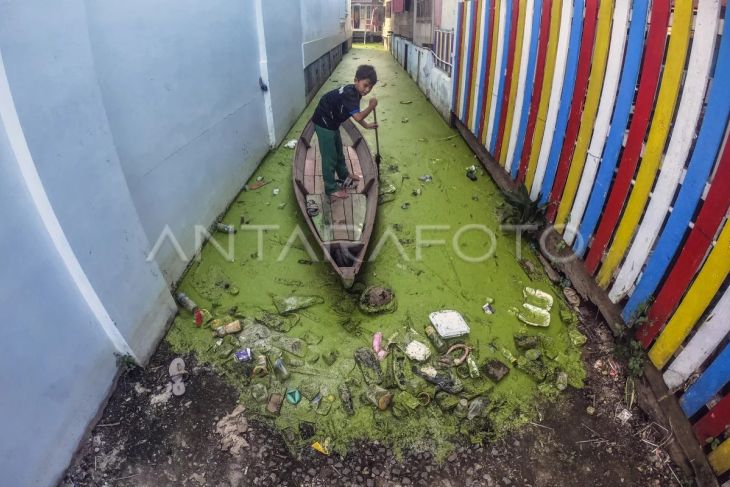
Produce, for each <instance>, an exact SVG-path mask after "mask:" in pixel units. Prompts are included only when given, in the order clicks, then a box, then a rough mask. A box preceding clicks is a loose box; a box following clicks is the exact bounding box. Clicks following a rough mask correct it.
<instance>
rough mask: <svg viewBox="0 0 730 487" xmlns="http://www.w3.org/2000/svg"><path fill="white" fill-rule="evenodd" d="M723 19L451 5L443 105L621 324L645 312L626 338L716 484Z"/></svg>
mask: <svg viewBox="0 0 730 487" xmlns="http://www.w3.org/2000/svg"><path fill="white" fill-rule="evenodd" d="M726 12H727V9H726V1H725V0H675V1H673V2H672V1H670V0H653V1H651V2H650V1H649V0H464V1H460V2H459V4H458V9H457V27H456V32H455V39H454V63H453V64H454V75H453V90H454V93H453V107H452V111H453V113H454V114H455V116H456V117H457V118H458V119H459V120H460V121H461V122H462V123H463V124H464V125H465V126H466V127H468V129H469V130H470V131H471V132H472V133H473V134H474V135H475V136H476V137H477V139H478V140H479V141H480V142H481V143H482V144H483V145H484V146H485V147H486V149H487V150H488V151H489V152H490V153H491V154H492V156H493V157H494V159H495V160H496V161H498V162H499V163H500V165H502V166H503V167H504V169H505V171H507V172H508V173H509V174H510V175H511V176H512V178H513V179H516V180H518V181H519V182H521V183H524V184H525V185H526V187H527V189H528V191H529V193H530V195H531V197H532V199H533V200H537V201H539V202H540V203H543V204H546V205H547V211H546V214H547V217H548V219H549V221H550V222H552V223H554V224H555V226H556V229H558V231H560V232H562V233H563V238H564V240H565V241H566V243H567V244H568V245H572V246H573V249H574V251H575V252H576V254H577V255H579V256H580V257H581V258H582V259H584V264H585V266H586V268H587V270H588V271H589V272H590V273H592V274H594V275H595V278H596V281H597V282H598V284H599V285H600V286H601V287H603V288H604V289H606V291H607V293H608V295H609V297H610V298H611V300H612V301H614V302H615V303H619V304H620V305H621V306H622V308H623V316H624V318H625V319H626V320H627V321H628V322H631V321H635V320H636V318H637V317H644V318H646V319H645V320H639V322H640V323H642V324H641V325H640V326H639V327H638V329H637V332H636V338H637V340H639V341H640V342H641V343H642V345H643V346H644V347H645V348H646V349H647V351H648V355H649V358H650V359H651V361H652V362H653V363H654V365H655V366H656V367H657V368H659V369H660V370H664V379H665V382H666V383H667V385H668V386H669V387H670V388H671V389H672V390H675V391H677V394H678V396H679V399H680V404H681V406H682V408H683V410H684V412H685V413H686V414H687V416H688V417H689V418H690V420H691V422H692V423H693V427H694V430H695V433H696V435H697V439H698V441H700V442H701V443H702V444H704V445H706V449H707V450H706V451H707V453H708V459H709V461H710V464H711V465H712V467H713V468H714V469H715V471H716V473H717V474H718V475H727V472H728V470H730V437H728V436H727V431H728V426H730V396H729V395H728V389H729V386H728V384H729V383H730V345H728V338H729V335H730V288H728V283H729V282H730V279H728V274H729V272H730V221H728V210H729V208H730V141H728V133H729V132H730V130H729V128H728V116H729V114H730V22H728V21H725V17H726ZM728 20H730V19H728ZM713 439H714V440H716V441H715V445H714V446H715V448H714V449H711V448H710V446H709V442H710V441H712V440H713ZM718 441H719V445H718Z"/></svg>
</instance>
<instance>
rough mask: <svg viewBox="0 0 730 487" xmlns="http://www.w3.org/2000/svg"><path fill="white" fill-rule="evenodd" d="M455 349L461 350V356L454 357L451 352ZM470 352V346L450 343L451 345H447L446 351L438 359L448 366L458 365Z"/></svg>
mask: <svg viewBox="0 0 730 487" xmlns="http://www.w3.org/2000/svg"><path fill="white" fill-rule="evenodd" d="M456 350H463V352H462V355H461V357H457V358H454V357H453V356H452V355H451V353H452V352H454V351H456ZM470 352H471V347H469V346H467V345H464V344H463V343H457V344H456V345H452V346H451V347H449V349H448V350H447V351H446V353H445V354H444V356H442V357H441V358H440V359H439V361H440V362H441V363H442V364H444V365H446V366H449V367H458V366H459V365H461V364H463V363H464V362H465V361H466V358H467V357H468V356H469V353H470Z"/></svg>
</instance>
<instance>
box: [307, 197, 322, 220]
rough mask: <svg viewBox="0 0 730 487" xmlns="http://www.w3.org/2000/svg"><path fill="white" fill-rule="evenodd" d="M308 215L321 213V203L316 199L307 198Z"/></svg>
mask: <svg viewBox="0 0 730 487" xmlns="http://www.w3.org/2000/svg"><path fill="white" fill-rule="evenodd" d="M307 215H309V216H312V217H314V216H317V215H319V205H318V204H317V202H316V201H315V200H310V199H308V200H307Z"/></svg>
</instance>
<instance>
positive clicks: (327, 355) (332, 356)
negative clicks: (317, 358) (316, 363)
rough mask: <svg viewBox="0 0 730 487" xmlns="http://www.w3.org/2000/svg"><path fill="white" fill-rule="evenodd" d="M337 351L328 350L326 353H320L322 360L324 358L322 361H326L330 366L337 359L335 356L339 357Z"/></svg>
mask: <svg viewBox="0 0 730 487" xmlns="http://www.w3.org/2000/svg"><path fill="white" fill-rule="evenodd" d="M339 355H340V354H339V352H338V351H337V350H330V351H329V352H327V353H323V354H322V360H324V363H326V364H327V365H329V366H332V364H334V363H335V362H336V361H337V357H339Z"/></svg>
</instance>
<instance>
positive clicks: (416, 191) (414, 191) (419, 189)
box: [411, 188, 423, 196]
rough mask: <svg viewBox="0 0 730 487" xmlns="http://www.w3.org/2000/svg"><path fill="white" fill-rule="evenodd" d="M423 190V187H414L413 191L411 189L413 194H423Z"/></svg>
mask: <svg viewBox="0 0 730 487" xmlns="http://www.w3.org/2000/svg"><path fill="white" fill-rule="evenodd" d="M422 191H423V190H421V188H416V189H414V190H413V191H411V194H412V195H413V196H421V193H422Z"/></svg>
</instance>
